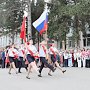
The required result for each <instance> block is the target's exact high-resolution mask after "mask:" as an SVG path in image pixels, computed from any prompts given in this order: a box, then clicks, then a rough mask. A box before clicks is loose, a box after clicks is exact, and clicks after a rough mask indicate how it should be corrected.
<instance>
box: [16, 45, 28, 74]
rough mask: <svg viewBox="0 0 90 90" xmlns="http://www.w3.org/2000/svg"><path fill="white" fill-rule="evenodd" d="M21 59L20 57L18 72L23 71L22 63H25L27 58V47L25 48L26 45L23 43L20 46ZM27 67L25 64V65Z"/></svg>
mask: <svg viewBox="0 0 90 90" xmlns="http://www.w3.org/2000/svg"><path fill="white" fill-rule="evenodd" d="M18 51H19V59H18V68H19V69H18V73H21V68H22V64H23V61H24V59H25V48H24V45H23V44H21V45H20V46H19V50H18ZM24 67H25V65H24ZM25 69H26V70H27V67H25Z"/></svg>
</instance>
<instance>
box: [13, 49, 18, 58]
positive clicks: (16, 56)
mask: <svg viewBox="0 0 90 90" xmlns="http://www.w3.org/2000/svg"><path fill="white" fill-rule="evenodd" d="M12 53H13V55H14V59H18V55H17V54H16V53H15V52H14V51H12Z"/></svg>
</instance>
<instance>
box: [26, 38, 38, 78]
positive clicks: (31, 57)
mask: <svg viewBox="0 0 90 90" xmlns="http://www.w3.org/2000/svg"><path fill="white" fill-rule="evenodd" d="M26 49H27V50H26V55H27V60H28V63H29V64H28V73H27V76H26V78H27V79H30V77H29V74H30V72H31V69H32V68H33V69H34V70H35V71H36V72H38V68H37V66H36V62H35V57H36V56H38V51H37V49H36V47H35V46H34V45H33V40H32V39H30V41H29V44H28V45H27V44H26Z"/></svg>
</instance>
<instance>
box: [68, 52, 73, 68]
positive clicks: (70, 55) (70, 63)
mask: <svg viewBox="0 0 90 90" xmlns="http://www.w3.org/2000/svg"><path fill="white" fill-rule="evenodd" d="M68 66H69V67H72V66H73V65H72V53H71V51H69V54H68Z"/></svg>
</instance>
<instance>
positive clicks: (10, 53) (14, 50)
mask: <svg viewBox="0 0 90 90" xmlns="http://www.w3.org/2000/svg"><path fill="white" fill-rule="evenodd" d="M13 52H15V53H16V54H17V55H18V54H19V52H18V51H17V50H16V49H14V48H10V49H9V50H8V55H9V57H14V54H13Z"/></svg>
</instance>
